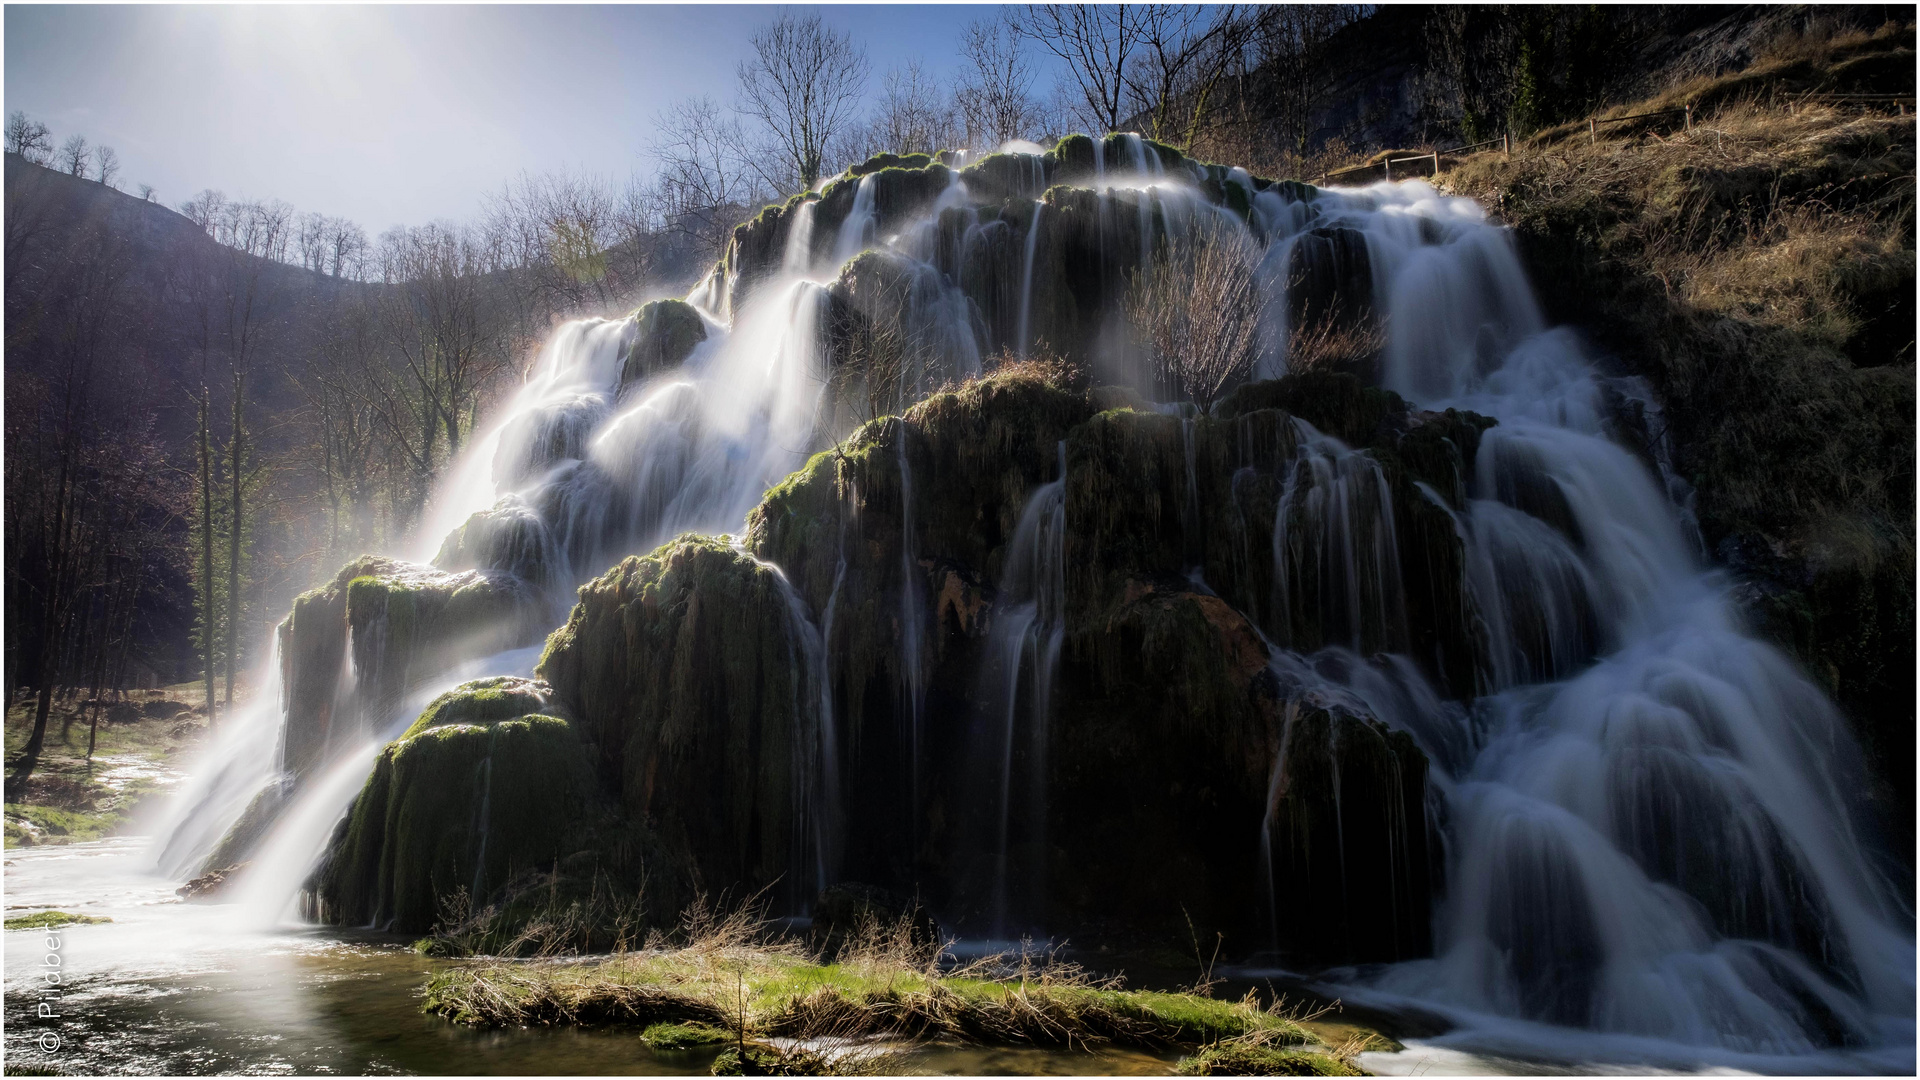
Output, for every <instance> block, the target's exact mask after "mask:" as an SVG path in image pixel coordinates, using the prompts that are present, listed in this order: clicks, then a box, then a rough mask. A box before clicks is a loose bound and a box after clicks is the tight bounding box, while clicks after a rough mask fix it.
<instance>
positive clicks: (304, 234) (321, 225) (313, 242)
mask: <svg viewBox="0 0 1920 1080" xmlns="http://www.w3.org/2000/svg"><path fill="white" fill-rule="evenodd" d="M327 225H328V221H327V218H326V215H324V214H315V213H306V214H301V215H300V220H299V223H298V224H297V225H296V226H295V229H294V236H293V245H294V250H295V251H297V252H298V253H299V255H300V265H301V266H302V267H304V268H305V269H308V270H311V271H313V272H314V273H316V274H324V273H326V270H327Z"/></svg>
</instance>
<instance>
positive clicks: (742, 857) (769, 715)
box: [538, 536, 811, 890]
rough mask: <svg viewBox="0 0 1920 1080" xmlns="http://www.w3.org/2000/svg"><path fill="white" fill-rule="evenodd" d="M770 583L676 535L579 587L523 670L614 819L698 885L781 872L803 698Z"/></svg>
mask: <svg viewBox="0 0 1920 1080" xmlns="http://www.w3.org/2000/svg"><path fill="white" fill-rule="evenodd" d="M791 619H792V616H791V613H790V612H789V609H788V604H787V601H786V598H785V594H784V592H783V590H782V586H781V584H780V580H779V575H778V572H777V571H775V570H774V569H772V568H771V567H769V566H766V565H763V564H761V563H759V562H757V561H755V560H754V559H753V558H752V557H750V556H748V555H746V554H744V553H742V552H739V551H736V550H734V549H733V548H731V547H729V546H728V545H727V544H725V543H724V542H722V541H719V540H714V539H711V538H706V537H696V536H683V537H680V538H679V539H677V540H673V541H671V542H669V543H667V544H664V545H662V546H661V547H660V548H658V549H657V550H655V551H654V552H653V553H651V554H649V555H646V556H636V557H632V558H628V559H626V560H625V561H623V562H622V563H621V564H620V565H619V566H616V567H614V568H613V569H612V570H610V571H608V572H607V573H606V574H604V575H602V576H601V577H600V578H598V579H597V580H595V581H592V582H589V583H588V584H586V585H584V586H582V587H581V589H580V602H579V603H578V604H576V605H575V607H574V609H573V612H572V614H571V615H570V617H569V619H568V622H567V625H566V626H564V627H562V628H561V629H560V630H558V631H556V632H555V633H554V635H553V636H552V637H551V638H550V639H549V640H548V645H547V650H546V653H545V655H544V656H543V657H542V659H541V662H540V666H539V668H538V671H539V673H540V675H541V676H542V677H543V678H545V679H546V680H547V681H548V682H549V683H551V684H552V686H553V689H554V693H555V695H556V697H557V698H558V700H559V701H560V702H562V703H563V704H564V705H565V707H566V708H567V709H568V710H570V712H571V714H572V715H574V716H577V717H580V718H581V719H582V722H583V728H584V731H585V733H586V735H587V737H588V738H589V739H590V741H591V742H592V743H593V745H594V746H595V747H596V748H597V752H598V753H599V755H600V759H601V761H602V768H603V770H604V772H605V773H606V775H608V776H609V777H610V778H611V779H612V781H613V790H615V791H616V792H617V793H618V794H619V796H620V798H621V800H622V802H623V803H624V805H625V806H626V809H627V812H628V813H629V815H631V816H632V817H633V818H634V819H636V820H646V821H650V822H654V823H656V824H658V825H659V827H660V828H661V830H662V833H663V835H664V836H666V837H667V838H668V840H669V841H670V842H673V843H676V844H677V843H684V844H685V847H686V850H688V851H689V852H691V853H692V855H693V857H694V858H695V859H696V861H697V864H698V866H699V870H700V873H701V877H702V880H704V881H705V882H706V883H707V885H708V887H709V888H711V889H715V890H718V889H722V888H726V887H727V886H728V885H730V884H732V883H736V882H750V883H752V885H753V887H754V888H759V887H760V886H762V885H765V884H767V883H768V882H771V881H774V880H776V879H779V878H782V877H786V876H788V875H790V874H791V873H792V872H793V870H794V868H795V866H796V865H797V863H796V859H797V858H799V857H800V856H801V854H802V853H801V851H798V850H796V843H797V842H796V839H795V838H796V837H797V836H800V835H802V834H801V833H800V832H799V831H798V824H799V823H798V822H797V821H796V818H795V815H796V813H797V812H798V808H799V807H800V806H801V800H800V798H799V797H798V796H797V792H796V785H797V783H798V780H799V775H800V772H801V769H802V763H801V761H800V760H799V759H797V758H796V756H795V755H796V754H797V753H799V752H801V750H802V749H803V748H804V746H805V745H806V739H805V737H804V733H805V731H806V728H804V727H803V726H801V725H803V724H805V723H808V722H810V721H808V720H807V717H808V716H810V715H811V714H810V712H805V711H803V710H802V703H803V702H805V701H808V700H810V699H808V698H806V697H804V696H803V695H801V694H800V693H799V692H798V691H797V690H796V687H797V686H799V685H800V683H799V681H798V680H800V679H802V678H803V677H804V675H803V672H802V671H801V670H799V669H798V667H797V665H798V662H799V661H798V658H797V656H796V653H795V649H794V646H793V641H792V637H791V630H790V627H791Z"/></svg>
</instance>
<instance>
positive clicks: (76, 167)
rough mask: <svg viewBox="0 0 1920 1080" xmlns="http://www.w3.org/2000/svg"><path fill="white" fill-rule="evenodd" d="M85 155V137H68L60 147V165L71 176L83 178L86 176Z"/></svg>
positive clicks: (86, 149) (86, 152)
mask: <svg viewBox="0 0 1920 1080" xmlns="http://www.w3.org/2000/svg"><path fill="white" fill-rule="evenodd" d="M87 155H88V147H87V138H86V136H84V135H74V136H70V137H69V138H68V139H67V141H66V142H64V143H62V144H61V146H60V165H61V167H62V168H64V169H66V171H67V172H68V173H69V174H71V175H73V176H85V175H87Z"/></svg>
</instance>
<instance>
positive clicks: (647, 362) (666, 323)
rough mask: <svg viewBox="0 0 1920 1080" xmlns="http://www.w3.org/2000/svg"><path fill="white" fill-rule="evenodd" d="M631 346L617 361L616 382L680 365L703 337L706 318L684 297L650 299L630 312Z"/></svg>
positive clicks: (625, 382)
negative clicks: (618, 374) (677, 298)
mask: <svg viewBox="0 0 1920 1080" xmlns="http://www.w3.org/2000/svg"><path fill="white" fill-rule="evenodd" d="M632 319H633V321H634V324H635V333H634V340H633V346H632V348H630V349H628V350H627V355H626V357H625V358H624V359H623V360H622V361H621V364H620V386H621V388H622V389H625V388H626V387H627V386H629V385H631V384H633V383H636V382H639V381H640V380H642V379H645V378H647V377H648V376H650V375H654V374H657V373H659V372H661V371H666V370H668V369H669V368H674V367H677V366H679V365H680V363H681V362H682V361H684V360H685V359H686V358H687V357H688V356H689V355H691V354H692V353H693V350H694V347H695V346H697V345H699V344H700V343H701V342H703V341H705V340H707V322H706V320H705V319H703V318H701V317H700V312H698V311H696V310H695V309H694V307H693V305H692V304H689V303H687V302H686V301H684V300H653V301H650V302H648V303H645V304H642V305H641V306H640V307H639V308H638V309H636V310H635V311H634V313H633V315H632Z"/></svg>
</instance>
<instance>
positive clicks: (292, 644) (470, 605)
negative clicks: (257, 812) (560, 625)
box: [278, 556, 546, 779]
mask: <svg viewBox="0 0 1920 1080" xmlns="http://www.w3.org/2000/svg"><path fill="white" fill-rule="evenodd" d="M545 619H546V603H545V601H544V599H542V598H541V597H540V596H539V595H538V593H537V592H536V591H535V590H534V589H533V588H531V587H530V586H528V585H527V584H526V583H525V582H524V581H522V580H520V579H519V578H516V577H513V576H511V575H509V574H506V573H501V572H498V571H480V570H465V571H461V572H458V573H450V572H446V571H442V570H438V569H435V568H433V567H430V566H422V565H419V564H417V563H407V562H402V561H399V560H396V559H386V558H381V557H378V556H367V557H364V558H361V559H358V560H356V561H354V562H352V563H349V564H348V565H347V566H346V567H345V568H344V569H342V570H341V571H340V573H339V574H338V575H336V576H335V577H334V580H333V581H332V582H330V583H328V584H327V585H325V586H323V587H321V588H319V589H315V590H313V591H312V592H309V593H306V594H304V595H302V596H301V597H299V598H298V599H297V600H295V601H294V605H293V612H292V614H290V615H289V616H288V617H287V619H286V621H284V622H282V623H281V624H280V628H279V631H278V632H279V644H280V665H281V677H282V680H283V681H282V685H283V686H284V687H285V688H286V709H287V713H286V720H285V729H284V730H285V736H284V743H283V754H284V760H283V762H282V767H283V769H284V771H286V772H287V773H289V774H291V775H292V776H294V777H295V778H296V779H297V778H299V777H304V776H305V775H307V774H308V773H310V772H311V771H312V770H313V769H315V768H316V767H318V766H319V765H321V764H323V763H324V762H325V761H327V760H329V758H330V755H331V754H332V752H333V751H335V750H337V749H339V748H341V747H343V746H345V745H348V744H350V743H351V742H352V741H353V740H354V739H356V738H364V737H365V736H366V735H369V734H372V733H373V732H374V731H376V730H378V728H379V727H380V726H381V725H383V724H385V723H386V722H388V721H389V720H391V719H392V718H393V716H392V714H393V711H394V709H395V708H396V707H397V706H398V705H399V703H400V700H401V698H402V697H404V695H405V694H406V692H407V691H408V690H410V689H412V688H413V687H415V686H418V685H419V684H420V683H421V682H422V681H424V680H426V679H428V678H431V677H432V676H434V675H436V674H438V673H439V672H441V671H444V670H445V669H446V668H447V667H448V666H449V665H450V664H452V663H453V662H455V661H457V660H461V659H465V658H468V657H472V656H486V655H490V654H492V653H496V652H500V651H501V650H504V649H510V648H515V647H517V646H521V645H526V644H529V643H531V642H533V641H536V640H538V638H539V634H540V625H541V623H542V622H544V621H545ZM349 652H350V653H351V668H349V664H348V661H349ZM349 670H351V673H352V677H351V678H349Z"/></svg>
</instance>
